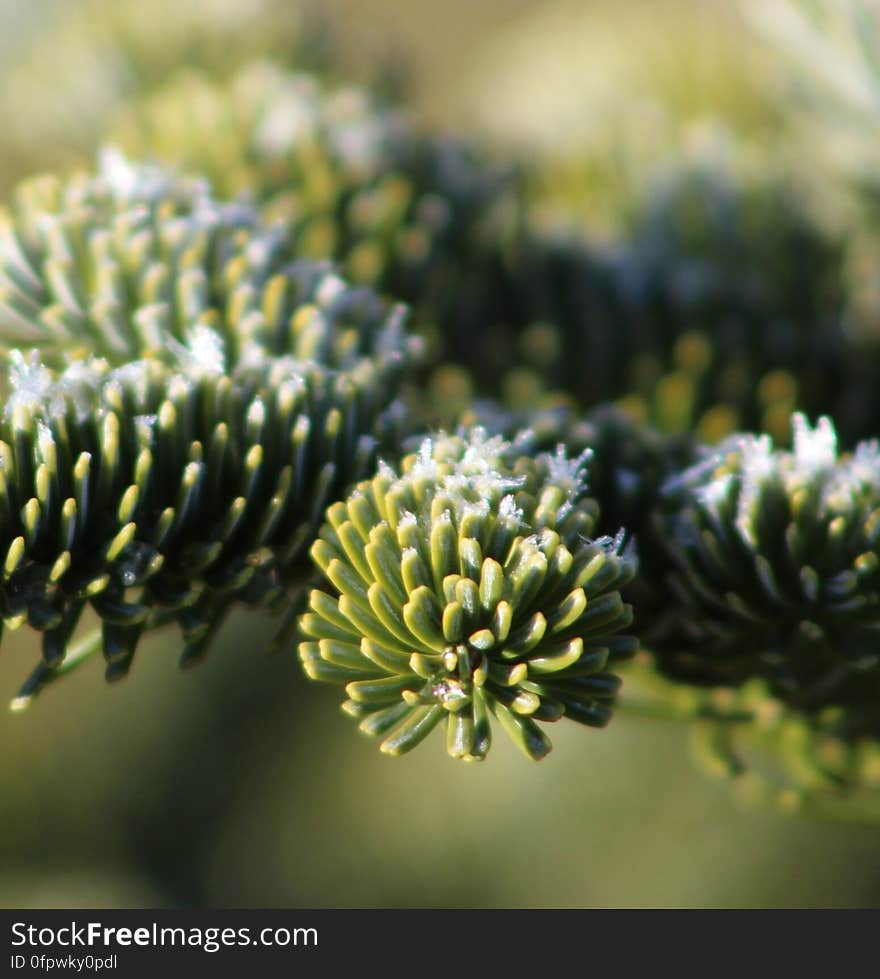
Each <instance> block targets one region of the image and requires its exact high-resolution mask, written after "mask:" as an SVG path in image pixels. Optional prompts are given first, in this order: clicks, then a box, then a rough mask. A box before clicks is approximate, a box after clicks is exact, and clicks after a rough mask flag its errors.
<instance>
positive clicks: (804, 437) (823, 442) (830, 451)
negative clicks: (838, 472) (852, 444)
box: [791, 414, 837, 473]
mask: <svg viewBox="0 0 880 979" xmlns="http://www.w3.org/2000/svg"><path fill="white" fill-rule="evenodd" d="M791 423H792V427H793V429H794V456H795V460H796V461H797V466H798V467H799V468H800V469H802V470H805V471H807V472H811V473H812V472H816V471H818V470H819V469H827V468H830V467H831V466H833V465H834V463H835V462H836V461H837V434H836V433H835V431H834V426H833V425H832V424H831V420H830V419H828V418H820V419H819V421H818V422H817V424H816V427H815V428H814V429H811V428H810V425H809V422H808V421H807V419H806V418H805V417H804V416H803V415H802V414H795V415H793V416H792V419H791Z"/></svg>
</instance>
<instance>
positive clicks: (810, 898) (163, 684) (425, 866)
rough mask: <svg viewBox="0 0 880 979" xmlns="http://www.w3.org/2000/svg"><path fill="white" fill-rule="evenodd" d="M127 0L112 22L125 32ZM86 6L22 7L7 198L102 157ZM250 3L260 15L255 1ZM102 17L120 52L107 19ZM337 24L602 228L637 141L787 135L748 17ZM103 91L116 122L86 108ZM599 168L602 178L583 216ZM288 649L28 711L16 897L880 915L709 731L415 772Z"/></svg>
mask: <svg viewBox="0 0 880 979" xmlns="http://www.w3.org/2000/svg"><path fill="white" fill-rule="evenodd" d="M115 2H116V0H106V2H105V8H106V10H105V12H106V14H107V16H108V17H109V16H110V12H111V9H112V8H113V7H114V5H115ZM224 2H225V6H227V7H229V6H230V4H231V5H232V6H235V5H236V4H235V2H233V0H224ZM772 2H773V0H768V3H771V4H772ZM77 4H78V0H57V2H55V3H52V2H50V0H42V2H35V0H3V2H2V4H0V56H2V57H3V59H4V60H5V61H6V63H7V67H6V71H7V75H6V79H7V80H6V81H4V82H3V83H2V91H0V182H2V184H3V187H4V190H5V189H8V187H9V184H10V182H11V181H12V180H13V179H14V178H16V177H18V176H19V175H20V174H21V173H22V172H25V171H26V170H27V169H33V168H38V167H46V168H53V167H56V166H62V167H63V166H66V165H68V163H69V162H70V161H72V160H73V159H76V158H78V154H80V152H81V146H84V145H88V138H87V136H86V135H85V127H86V126H87V124H88V125H98V122H97V117H99V116H100V115H101V113H102V112H106V113H108V114H109V113H111V112H112V108H113V98H114V96H113V92H112V91H111V90H110V89H109V88H107V87H106V84H105V82H103V81H102V80H101V78H102V76H101V75H100V72H99V73H98V74H97V75H96V76H95V77H90V76H88V75H87V73H86V74H75V75H74V74H67V72H68V71H71V72H74V71H76V72H78V71H79V69H76V68H68V66H71V65H74V66H75V65H77V64H79V63H80V62H77V60H76V58H75V57H74V58H72V59H69V60H67V59H63V58H60V59H59V60H57V61H54V60H53V59H52V58H51V57H49V58H47V57H46V56H45V52H44V53H43V54H42V55H40V53H39V52H40V44H41V43H42V42H43V41H44V40H45V38H46V36H48V35H49V34H50V33H52V32H53V31H56V32H57V31H58V30H59V29H61V28H59V23H60V21H61V18H62V17H63V16H68V15H69V14H70V12H71V9H72V8H74V7H76V6H77ZM237 4H238V8H239V13H243V14H244V15H245V16H250V15H249V14H248V8H249V6H251V5H249V4H248V3H247V2H246V0H237ZM215 5H216V4H215ZM143 6H144V9H145V11H150V10H153V9H154V7H153V5H152V4H150V3H145V4H143ZM159 6H161V5H157V6H156V8H155V10H156V11H157V12H156V13H155V21H154V22H153V24H152V27H153V28H154V30H155V32H156V35H157V36H158V37H160V38H161V36H162V31H163V30H164V25H163V23H162V19H161V16H160V14H159V12H158V11H159ZM206 6H207V5H206V4H205V3H194V4H193V8H194V9H197V8H199V7H206ZM649 7H650V8H651V13H650V16H646V10H647V8H649ZM90 9H91V10H92V11H93V12H94V11H95V10H97V11H98V15H97V16H98V20H96V21H95V22H94V28H95V31H96V36H97V34H99V33H100V26H101V25H100V14H101V4H94V3H93V4H91V8H90ZM322 9H323V10H324V11H325V13H327V15H328V17H329V19H330V21H331V22H332V23H333V24H334V25H336V26H338V28H339V34H340V44H342V45H343V47H344V54H345V56H346V58H347V59H348V63H349V64H350V66H351V71H352V72H353V73H354V74H355V75H358V74H360V75H361V76H364V75H366V74H368V73H369V70H370V67H371V65H372V64H373V63H374V61H375V59H377V58H379V57H380V56H384V55H386V54H389V53H395V52H396V53H398V54H402V55H403V56H404V57H405V59H406V61H407V63H408V64H409V66H410V78H411V83H412V85H413V92H414V98H415V104H416V105H417V106H418V108H419V110H420V111H421V112H422V114H423V115H424V116H425V118H427V119H429V120H431V121H432V122H434V123H436V124H438V125H443V126H455V127H458V128H462V129H464V130H465V131H468V132H471V133H473V134H475V135H478V136H480V137H483V138H489V139H491V140H492V141H493V142H495V143H496V144H497V145H498V146H499V147H502V148H504V149H512V150H515V151H518V152H523V151H525V152H527V153H528V154H529V156H530V158H532V159H534V158H536V157H546V158H547V159H548V160H552V161H553V164H552V166H553V167H555V168H556V169H555V170H554V169H552V168H551V172H552V173H555V174H557V177H556V178H555V180H554V179H551V180H550V181H549V182H548V184H547V186H546V187H545V188H544V190H545V192H546V196H547V200H548V201H549V202H550V205H552V204H553V201H554V194H556V193H559V194H562V193H563V191H564V192H565V194H566V199H567V200H569V201H571V200H572V199H574V202H575V207H574V208H573V209H572V208H571V207H569V209H568V213H569V214H571V213H575V214H576V213H578V208H579V207H580V206H581V205H583V207H584V208H585V209H586V210H589V208H590V206H591V204H592V202H593V201H595V199H596V197H597V196H599V192H598V191H597V190H596V188H597V187H601V188H604V190H603V193H606V191H607V188H608V186H609V182H610V183H611V184H614V181H615V180H617V181H618V183H619V185H620V187H621V188H623V189H625V187H626V186H627V182H626V180H624V179H623V177H624V175H623V174H622V172H621V171H620V170H618V168H617V167H616V166H615V164H614V160H615V156H614V154H613V153H609V152H608V149H607V147H608V142H609V139H611V142H613V143H614V144H615V145H619V142H620V141H622V142H624V143H626V142H627V141H630V140H633V139H636V140H638V151H637V152H635V153H632V152H630V153H629V154H628V157H627V159H628V160H629V159H632V158H635V159H636V160H642V159H644V160H645V161H648V160H652V161H657V160H660V161H662V160H663V159H664V157H665V156H668V155H674V154H676V153H677V154H681V153H683V152H684V153H687V152H691V151H693V149H694V147H696V148H697V151H698V152H704V151H705V147H706V146H707V145H711V146H713V147H714V146H716V145H717V146H722V148H723V146H724V138H723V137H720V136H719V135H718V134H719V131H726V130H729V129H733V130H735V131H737V132H738V133H739V134H740V136H741V138H740V140H739V142H738V146H739V147H740V148H742V147H745V148H746V151H742V150H741V149H740V150H738V151H737V158H738V159H739V158H740V157H741V158H742V160H743V161H744V162H743V163H742V165H743V166H748V165H752V162H753V161H754V159H755V158H760V157H761V156H762V154H765V153H766V152H767V148H768V146H769V145H770V144H771V143H772V142H773V140H774V139H776V138H778V137H777V136H776V130H777V129H778V127H777V126H776V122H777V119H776V116H775V112H776V109H775V108H774V105H773V101H772V98H770V97H769V95H768V93H769V94H771V95H772V90H773V86H774V84H775V82H774V77H773V65H772V59H767V58H766V57H764V56H762V53H761V52H760V51H759V50H758V49H757V48H753V47H752V43H753V42H751V41H750V40H748V38H747V34H746V32H745V29H744V27H743V25H742V23H741V22H740V20H739V19H738V17H737V16H736V15H735V14H734V13H732V12H731V9H730V6H729V5H728V4H725V3H722V2H718V3H713V2H708V0H691V2H684V0H680V2H672V0H668V2H667V0H663V2H661V0H650V2H648V3H644V2H642V3H640V2H632V3H627V4H626V5H624V4H620V3H616V4H614V3H601V2H600V3H593V2H587V0H568V2H566V0H553V2H540V0H531V2H530V0H480V2H479V3H474V2H473V0H447V2H445V3H443V4H442V5H437V4H435V3H433V2H430V0H407V2H401V0H332V2H328V3H326V4H324V5H323V6H322ZM258 15H259V11H258V10H257V9H254V12H253V16H254V17H256V16H258ZM206 16H207V15H206ZM192 44H193V45H194V46H195V47H196V48H197V47H198V44H199V39H198V34H197V32H196V34H195V35H194V39H193V40H192ZM34 51H36V52H37V54H36V55H34V56H32V54H31V53H30V52H34ZM41 57H42V59H43V60H42V61H40V58H41ZM101 58H102V55H101V54H100V52H99V54H98V55H97V63H98V64H99V66H101V65H103V66H104V67H106V65H104V63H103V62H102V60H101ZM10 66H12V67H10ZM16 66H18V67H16ZM21 66H24V67H21ZM16 70H19V71H24V72H25V74H24V76H22V75H21V74H19V75H16V74H15V72H16ZM22 77H24V78H26V79H27V81H26V82H22V80H21V79H22ZM90 85H91V86H92V88H93V91H92V92H91V94H90V92H89V86H90ZM621 91H624V92H626V93H629V95H628V96H627V101H626V105H627V107H628V111H629V112H630V113H631V118H630V122H631V123H633V124H631V125H630V126H628V127H620V126H619V123H620V104H621V102H620V99H621ZM95 93H97V95H98V96H99V97H98V99H97V102H96V103H95V107H94V108H92V109H90V110H88V111H85V112H84V113H82V114H80V115H78V114H77V112H75V111H71V108H70V107H71V105H73V104H74V103H75V102H76V99H80V101H79V102H76V105H77V106H79V107H82V106H86V107H88V106H89V105H91V104H92V103H89V101H88V99H89V98H91V96H92V95H94V94H95ZM658 93H659V94H658ZM633 120H635V122H633ZM618 129H620V132H619V133H618V132H617V130H618ZM609 133H611V136H609ZM600 146H601V149H597V147H600ZM713 152H714V150H713ZM780 152H782V153H784V148H783V150H781V151H780ZM597 160H598V162H596V161H597ZM627 165H629V164H627ZM737 165H739V164H737ZM623 166H624V164H623V163H621V168H623ZM572 174H575V175H577V174H580V177H581V178H583V177H584V175H587V176H589V177H590V179H581V180H580V183H579V187H580V191H579V192H578V193H574V194H573V195H572V194H571V186H572V183H573V182H575V183H576V182H577V180H576V179H575V177H573V176H572ZM627 179H629V178H627ZM603 181H604V183H603ZM606 196H607V194H606ZM551 209H552V208H551ZM270 629H271V623H266V622H264V621H263V620H261V619H260V618H258V617H254V616H245V615H241V616H239V617H238V618H236V619H234V620H233V621H232V623H231V624H230V626H229V627H228V628H227V630H226V634H225V637H224V641H222V642H221V643H219V644H218V647H217V648H216V649H215V652H214V654H213V655H212V658H211V659H210V660H209V661H208V662H206V663H205V664H203V665H201V666H199V667H198V669H197V670H194V671H192V672H188V673H186V674H184V675H180V674H179V673H178V671H177V669H176V666H175V649H174V648H173V647H172V646H171V645H165V644H163V642H162V640H161V638H160V639H158V640H156V639H154V640H152V641H151V642H148V643H146V644H145V646H144V648H143V651H142V652H141V653H140V654H139V663H138V667H137V669H135V670H134V671H133V673H132V675H131V677H130V678H129V679H127V680H125V681H124V682H123V683H121V684H119V685H117V686H115V687H113V688H111V689H107V688H106V687H105V685H104V683H103V681H102V677H101V670H100V666H99V664H98V663H93V664H90V665H89V666H88V667H87V668H84V669H83V670H82V671H81V672H80V673H78V674H76V675H73V676H71V677H70V679H69V680H68V681H66V684H65V685H66V687H67V689H66V692H65V693H64V695H56V692H55V691H50V692H49V693H48V694H47V695H46V696H45V697H43V698H41V699H40V700H39V701H38V702H37V703H36V704H35V705H34V706H33V707H32V708H31V709H30V710H29V711H28V712H27V713H26V714H24V715H22V716H15V715H11V714H6V713H4V714H3V715H2V716H0V738H2V744H3V749H2V752H0V792H2V799H3V803H2V812H0V904H2V905H3V906H14V907H43V906H55V907H58V906H61V907H75V906H80V907H117V906H128V907H131V906H209V907H212V906H231V907H269V906H329V907H348V906H362V907H363V906H369V907H373V906H395V907H396V906H417V907H422V906H456V907H457V906H465V907H480V906H495V907H506V906H515V907H534V906H540V907H560V906H574V907H594V906H602V907H604V906H611V907H632V906H648V907H668V906H721V907H727V906H750V907H764V906H780V905H787V906H792V905H794V906H853V905H856V906H872V905H877V904H880V828H872V827H870V826H863V825H859V824H842V823H828V824H822V823H818V822H815V821H808V820H806V819H802V818H798V817H792V816H785V815H781V814H777V813H775V812H770V811H764V810H754V811H747V810H743V809H739V808H737V807H736V805H735V804H734V803H733V802H732V801H731V799H730V797H729V795H728V793H727V791H726V790H725V788H724V787H722V786H716V785H714V784H712V783H709V782H707V781H705V780H704V779H703V778H702V777H701V776H699V775H698V774H697V773H695V772H694V771H693V770H692V768H691V766H690V763H689V761H688V758H687V749H686V744H685V734H684V732H683V731H680V730H677V729H675V728H672V727H669V728H666V727H663V726H662V725H660V726H658V725H656V724H648V723H647V722H644V721H635V720H631V719H628V718H624V717H620V718H618V719H616V720H615V721H614V722H613V723H612V725H611V727H610V728H609V729H608V730H606V731H604V732H595V731H591V730H585V729H581V728H577V727H575V726H574V725H570V726H569V727H565V726H562V727H560V728H559V729H558V730H556V731H554V732H553V734H554V742H555V745H556V747H555V750H554V752H553V753H552V755H551V756H550V757H549V758H548V759H547V760H546V761H545V762H543V763H541V764H540V765H530V764H528V763H526V762H524V761H523V760H522V759H521V758H520V757H519V756H518V755H515V754H514V750H513V749H512V748H510V747H509V746H508V745H507V744H506V743H503V742H500V743H499V744H498V746H497V748H495V750H493V753H492V756H491V758H490V760H489V761H488V762H487V763H486V764H485V765H483V766H473V767H471V766H463V765H458V764H455V763H453V762H452V761H450V760H449V759H448V758H447V757H446V756H445V754H444V752H443V750H442V746H441V745H440V744H439V742H438V743H436V744H433V745H430V744H429V745H427V746H425V747H423V748H422V749H421V750H419V751H418V752H416V753H415V754H414V755H412V756H407V757H405V758H403V759H390V758H386V757H383V756H381V755H380V754H379V753H378V751H377V750H376V748H375V746H374V745H372V744H370V743H368V742H367V741H365V740H361V739H360V738H359V737H358V736H356V734H355V732H354V730H353V725H352V724H351V723H350V721H349V720H348V719H346V718H345V717H344V716H343V715H342V714H341V713H340V712H339V710H338V701H339V696H338V692H337V691H335V690H329V689H322V688H317V687H315V688H311V687H308V686H307V684H306V681H304V679H303V678H302V676H301V675H300V672H299V667H298V665H297V663H296V660H295V657H294V656H293V655H292V653H291V654H289V655H288V654H284V655H276V656H270V655H267V654H265V653H263V652H262V645H263V644H262V642H261V640H262V639H265V638H266V637H267V636H268V635H269V633H270ZM16 638H17V637H16ZM35 652H36V644H35V643H34V642H33V641H32V639H31V637H30V636H27V635H24V634H22V636H21V639H19V640H18V641H17V642H10V643H8V644H7V648H6V649H5V650H4V655H3V658H2V661H0V692H2V694H3V696H6V697H7V698H9V697H11V696H12V695H13V694H14V693H15V691H16V689H17V687H18V684H19V683H20V681H21V679H22V678H23V677H24V675H25V674H26V673H27V671H28V668H29V665H30V663H31V662H32V659H33V656H34V655H35Z"/></svg>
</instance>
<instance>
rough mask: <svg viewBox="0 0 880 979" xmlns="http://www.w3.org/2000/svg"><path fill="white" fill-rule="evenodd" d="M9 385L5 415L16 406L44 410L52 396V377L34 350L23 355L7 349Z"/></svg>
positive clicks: (12, 411)
mask: <svg viewBox="0 0 880 979" xmlns="http://www.w3.org/2000/svg"><path fill="white" fill-rule="evenodd" d="M9 387H10V389H11V394H10V396H9V398H8V399H7V401H6V417H7V418H11V417H12V415H13V413H14V412H15V410H16V408H27V409H29V410H32V411H33V410H35V409H36V410H45V408H46V407H47V406H49V410H50V411H51V405H52V402H53V400H54V398H53V387H54V378H53V376H52V372H51V371H50V370H49V368H48V367H46V366H45V365H44V364H43V363H42V362H41V361H40V356H39V354H38V353H37V351H36V350H32V351H31V353H30V355H29V356H27V357H25V355H24V354H23V353H22V352H21V351H20V350H10V351H9Z"/></svg>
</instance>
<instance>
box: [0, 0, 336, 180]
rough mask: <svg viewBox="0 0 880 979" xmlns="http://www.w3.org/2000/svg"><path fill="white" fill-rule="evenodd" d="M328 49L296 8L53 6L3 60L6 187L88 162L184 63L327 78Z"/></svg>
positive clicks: (0, 169) (158, 0) (317, 28)
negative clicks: (137, 100) (137, 104)
mask: <svg viewBox="0 0 880 979" xmlns="http://www.w3.org/2000/svg"><path fill="white" fill-rule="evenodd" d="M329 43H330V42H329V34H328V33H327V30H326V25H325V24H324V23H323V21H322V19H321V18H320V17H319V16H318V15H317V10H316V8H309V9H307V7H306V5H304V4H302V3H300V2H299V0H245V2H241V0H188V2H187V3H178V2H176V0H153V2H150V3H149V4H144V3H141V2H139V0H113V2H109V3H108V2H107V0H70V2H62V3H59V4H58V5H57V6H56V8H55V10H54V16H53V17H51V18H49V19H48V23H47V25H46V26H45V27H44V29H43V30H41V31H40V32H39V33H38V34H37V36H36V38H35V39H34V41H33V42H32V43H31V44H30V45H29V46H25V47H24V48H18V49H15V48H14V49H13V50H12V51H11V52H7V54H6V59H7V62H6V65H5V68H4V78H3V85H2V87H0V118H2V119H3V135H2V140H0V145H2V151H3V152H2V160H0V174H2V179H3V182H4V183H5V184H6V186H7V187H8V186H9V183H10V182H11V181H12V180H15V179H18V178H19V177H22V176H26V175H28V174H30V173H33V172H36V171H42V170H44V169H46V168H48V167H52V168H57V166H58V164H59V161H66V162H68V163H79V162H82V161H83V160H88V159H90V158H91V157H92V155H93V153H94V149H95V147H96V145H98V144H100V142H101V141H102V140H104V139H105V138H106V128H107V125H108V121H109V119H110V118H111V117H112V115H113V113H114V112H116V111H117V110H118V109H119V107H120V105H122V104H123V103H124V102H125V100H126V99H129V98H131V97H133V96H137V95H138V94H139V93H143V92H148V91H151V90H152V89H154V88H156V87H158V86H160V85H162V84H163V83H164V82H165V81H166V79H167V78H168V76H169V75H170V74H172V73H174V72H175V71H177V70H179V69H180V67H181V66H183V65H187V66H190V67H191V68H193V69H201V70H203V71H205V72H207V73H208V75H209V76H210V77H212V78H219V79H222V78H227V77H229V76H230V75H231V74H232V73H234V72H235V71H236V69H237V68H238V67H239V66H240V65H242V64H244V63H245V62H247V61H248V60H250V59H251V58H254V57H272V58H277V59H278V60H279V61H280V62H281V63H282V64H289V65H295V66H296V67H297V68H300V69H303V68H305V69H317V70H319V71H329V70H330V66H331V64H332V62H333V57H332V54H331V51H330V48H329ZM61 80H63V81H61Z"/></svg>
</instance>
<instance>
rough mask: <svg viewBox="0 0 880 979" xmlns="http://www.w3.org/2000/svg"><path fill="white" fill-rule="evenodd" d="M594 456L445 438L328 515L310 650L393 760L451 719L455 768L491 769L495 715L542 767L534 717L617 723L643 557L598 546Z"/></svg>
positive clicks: (313, 670)
mask: <svg viewBox="0 0 880 979" xmlns="http://www.w3.org/2000/svg"><path fill="white" fill-rule="evenodd" d="M585 462H586V459H585V457H584V456H580V457H578V458H576V459H569V458H567V457H566V456H565V454H564V452H563V450H562V449H561V448H560V450H559V452H558V453H554V454H552V455H549V454H541V455H538V456H536V457H535V458H529V457H523V456H520V458H519V459H516V458H515V453H514V452H513V451H512V447H511V445H510V444H509V443H506V442H504V441H503V440H501V439H500V438H493V439H488V438H487V437H486V435H485V433H484V432H483V430H481V429H476V430H473V431H471V432H470V433H468V434H466V435H462V436H444V435H440V436H438V437H436V438H435V439H428V440H426V441H425V442H423V443H422V445H421V447H420V449H419V451H418V452H417V453H415V454H413V455H411V456H408V457H407V458H406V459H404V460H403V463H402V465H401V469H400V472H399V473H398V472H397V471H395V470H394V469H392V468H390V467H388V466H383V467H381V468H380V469H379V472H378V474H377V475H376V476H375V477H374V478H373V479H372V480H370V481H366V482H363V483H360V484H359V485H358V486H357V488H356V489H355V490H354V491H353V493H352V494H351V495H350V496H349V497H348V498H347V500H345V501H344V502H341V503H338V504H335V505H334V506H332V507H330V509H329V510H328V512H327V518H328V524H327V525H326V526H325V528H324V529H323V531H322V533H321V537H320V538H319V540H318V541H317V542H316V543H315V545H314V546H313V548H312V556H313V559H314V560H315V562H316V564H317V565H318V566H319V567H320V568H321V571H322V572H323V575H324V577H325V579H326V588H325V589H317V590H314V591H313V592H312V593H311V597H310V601H309V606H310V611H309V612H308V613H307V614H305V615H304V616H303V617H302V619H301V621H300V628H301V631H302V633H303V635H304V636H305V637H306V640H305V641H304V642H303V643H302V645H301V646H300V656H301V658H302V661H303V665H304V667H305V669H306V672H307V673H308V675H309V676H310V677H312V678H313V679H316V680H321V681H325V682H331V683H344V684H345V689H346V694H347V696H348V699H347V701H346V702H345V704H344V708H345V710H346V712H347V713H349V714H351V715H352V716H353V717H355V718H356V719H357V720H358V721H359V722H360V728H361V730H362V731H364V732H365V733H367V734H369V735H371V736H374V737H381V738H382V742H381V748H382V750H383V751H384V752H386V753H388V754H400V753H401V752H404V751H407V750H409V749H411V748H412V747H414V746H415V745H416V744H418V743H419V742H420V741H421V740H422V739H423V738H424V737H426V736H427V735H428V734H429V733H430V732H431V731H432V730H433V729H434V728H435V727H437V726H438V725H441V726H442V727H443V728H445V733H446V747H447V751H448V752H449V754H450V755H451V756H452V757H454V758H462V759H465V760H478V759H482V758H484V757H485V756H486V754H487V752H488V751H489V748H490V744H491V729H490V718H493V717H494V718H495V719H496V720H497V721H498V723H499V724H500V726H501V727H502V729H503V730H504V731H505V732H506V733H507V734H508V735H509V736H510V737H511V738H512V739H513V740H514V742H515V743H516V744H517V746H518V747H519V748H520V749H521V750H522V751H523V752H524V753H525V754H526V755H527V756H529V757H531V758H540V757H542V756H543V755H545V754H546V753H547V752H548V751H549V750H550V747H551V744H550V741H549V739H548V738H547V736H546V734H545V733H544V732H543V730H542V729H541V727H540V725H539V723H538V722H542V721H544V722H546V721H556V720H558V719H559V718H561V717H563V716H564V717H569V718H572V719H574V720H576V721H578V722H580V723H582V724H587V725H591V726H602V725H604V724H605V723H606V722H607V721H608V719H609V717H610V715H611V707H612V703H613V700H614V696H615V694H616V692H617V688H618V685H619V680H618V678H617V677H616V676H615V675H614V673H613V672H611V670H612V669H613V668H614V665H615V664H616V663H617V662H619V661H620V660H621V659H623V658H625V657H626V656H628V655H629V654H631V653H632V652H633V651H634V650H635V640H634V639H633V638H632V637H630V636H627V635H625V634H622V630H624V629H625V628H626V627H627V626H628V625H629V624H630V622H631V619H632V613H631V610H630V608H629V606H627V605H626V604H625V603H624V602H623V601H622V599H621V596H620V591H619V589H620V588H621V587H622V586H623V585H625V584H626V582H627V581H628V580H629V579H630V578H631V577H632V575H633V573H634V570H635V562H634V560H633V558H632V556H631V553H630V552H629V551H627V550H625V549H624V548H623V546H622V541H621V539H620V538H607V537H605V538H598V539H596V538H594V527H595V523H596V517H597V507H596V505H595V503H594V501H592V500H591V499H589V498H588V497H586V496H585V493H584V482H583V480H584V464H585Z"/></svg>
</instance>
